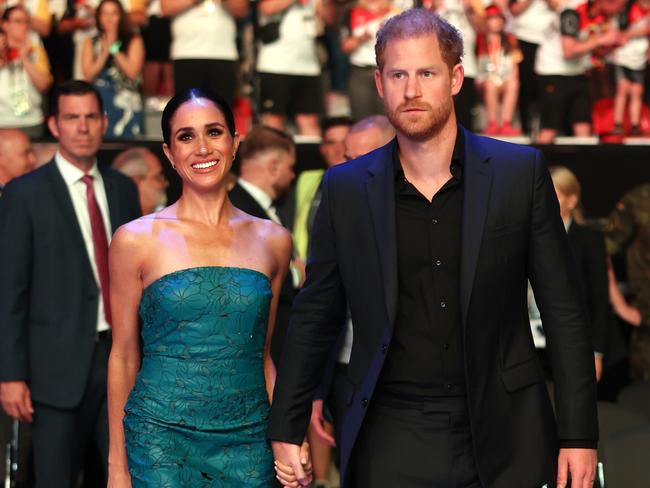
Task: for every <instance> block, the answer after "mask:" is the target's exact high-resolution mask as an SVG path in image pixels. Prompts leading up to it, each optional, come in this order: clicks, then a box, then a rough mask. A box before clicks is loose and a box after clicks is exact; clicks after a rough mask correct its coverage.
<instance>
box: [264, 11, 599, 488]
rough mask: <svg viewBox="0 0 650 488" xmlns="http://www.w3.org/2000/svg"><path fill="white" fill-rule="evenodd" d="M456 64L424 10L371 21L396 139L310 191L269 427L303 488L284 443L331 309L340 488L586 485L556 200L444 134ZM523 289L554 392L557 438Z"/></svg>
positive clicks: (548, 188)
mask: <svg viewBox="0 0 650 488" xmlns="http://www.w3.org/2000/svg"><path fill="white" fill-rule="evenodd" d="M462 52H463V50H462V39H461V37H460V34H459V33H458V32H457V31H456V29H454V28H453V27H452V26H450V25H449V24H448V23H446V22H445V21H443V20H441V19H440V18H439V17H438V16H437V15H435V14H433V13H431V12H428V11H426V10H422V9H413V10H409V11H407V12H405V13H403V14H401V15H399V16H396V17H394V18H393V19H391V20H389V21H388V22H386V24H385V25H384V27H382V29H381V30H380V32H379V34H378V37H377V45H376V53H377V65H378V70H377V72H376V82H377V88H378V91H379V94H380V96H381V97H382V99H383V100H384V104H385V107H386V112H387V115H388V117H389V119H390V120H391V122H392V124H393V125H394V126H395V128H396V131H397V138H396V139H395V140H393V141H392V142H391V143H389V144H388V145H386V146H384V147H382V148H380V149H378V150H376V151H373V152H371V153H370V154H368V155H365V156H362V157H360V158H358V159H356V160H354V161H351V162H349V163H347V164H345V165H340V166H337V167H335V168H332V169H330V170H329V171H328V173H327V174H326V176H325V179H324V182H323V191H322V194H323V199H322V202H321V206H320V208H319V211H318V213H317V216H316V220H315V224H314V233H313V236H312V250H311V254H310V257H309V262H308V274H307V281H306V283H305V287H304V288H303V290H302V291H301V293H300V294H299V296H298V297H297V298H296V301H295V304H294V310H293V313H292V319H291V324H290V329H289V330H290V332H289V340H288V341H287V342H286V344H285V348H284V351H283V358H282V361H281V363H280V367H279V370H278V378H277V382H276V386H275V392H274V397H273V405H272V408H271V414H270V421H269V437H270V439H271V440H272V445H273V450H274V454H275V457H276V459H277V460H278V461H280V462H281V463H282V464H285V465H289V466H290V467H291V468H290V469H293V470H294V471H295V473H296V478H297V479H298V480H302V484H304V483H305V482H306V481H307V480H305V476H304V473H303V470H302V464H301V461H302V460H301V459H300V457H299V444H300V442H301V441H302V439H303V436H304V433H305V430H306V427H307V424H308V421H309V414H310V406H311V400H312V397H313V394H314V391H315V389H316V388H317V387H318V385H319V383H320V381H321V376H322V371H323V370H324V369H325V368H324V364H325V363H326V361H327V360H328V358H329V356H330V353H331V348H332V347H333V346H334V345H335V343H336V340H337V338H338V336H339V334H340V332H341V324H342V323H343V321H342V320H341V318H340V317H341V315H342V314H343V313H344V312H345V304H346V302H347V303H348V304H349V307H350V312H351V315H352V322H353V329H354V334H353V335H354V338H353V344H352V351H351V356H350V362H349V366H348V368H347V371H346V377H345V378H338V379H337V381H341V382H343V383H345V384H344V385H343V386H342V387H341V388H342V389H343V390H345V391H346V393H345V394H342V395H340V396H341V400H340V401H341V405H340V406H339V408H340V411H341V412H342V413H341V421H340V422H338V424H337V426H336V430H337V438H338V443H339V448H340V456H341V462H340V465H341V474H342V486H343V487H345V488H347V487H356V488H367V487H372V488H383V487H396V486H399V487H400V488H415V487H431V486H435V487H437V488H452V487H453V488H460V487H462V488H475V487H486V488H488V487H489V488H514V487H517V488H528V487H530V488H533V487H541V486H544V485H547V486H556V484H557V486H558V487H564V486H566V483H567V478H568V476H569V473H570V477H571V479H572V486H573V487H581V488H585V487H587V486H591V485H592V483H593V481H594V476H595V463H596V451H595V447H596V443H597V438H598V433H597V421H596V401H595V397H596V383H595V375H594V362H593V349H592V346H591V344H590V341H589V339H588V333H587V320H586V317H585V312H584V309H583V308H584V307H583V305H582V304H581V300H580V291H579V284H578V282H577V278H576V273H575V270H574V269H572V268H573V267H574V265H573V262H572V260H571V253H570V250H569V247H568V243H567V238H566V235H565V230H564V227H563V225H562V222H561V220H560V217H559V211H558V204H557V199H556V197H555V194H554V191H553V187H552V185H551V182H550V178H549V175H548V171H547V170H546V167H545V165H544V162H543V158H542V156H541V154H540V153H539V151H537V150H535V149H532V148H527V147H521V146H515V145H511V144H506V143H502V142H499V141H494V140H491V139H487V138H482V137H478V136H476V135H474V134H472V133H470V132H468V131H466V130H465V129H463V128H462V127H460V126H458V125H457V121H456V116H455V113H454V108H453V96H454V95H456V94H457V93H458V92H459V91H460V88H461V86H462V83H463V68H462V65H461V56H462ZM527 279H530V281H531V283H532V285H533V288H534V290H535V295H536V297H537V298H538V304H539V307H540V310H541V313H542V316H543V319H544V324H545V328H546V332H547V338H548V344H547V347H548V349H549V352H550V357H551V362H552V365H553V368H554V369H555V371H556V376H557V378H558V381H557V382H556V409H557V421H556V420H555V418H554V416H553V411H552V408H551V405H550V401H549V397H548V393H547V391H546V386H545V383H544V376H543V374H542V371H541V368H540V365H539V361H538V359H537V357H536V354H535V349H534V346H533V341H532V338H531V332H530V326H529V323H528V316H527V307H526V290H527ZM339 386H340V385H339ZM282 464H280V465H279V466H282Z"/></svg>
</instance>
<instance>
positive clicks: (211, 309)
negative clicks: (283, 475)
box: [124, 266, 275, 488]
mask: <svg viewBox="0 0 650 488" xmlns="http://www.w3.org/2000/svg"><path fill="white" fill-rule="evenodd" d="M271 295H272V293H271V287H270V282H269V279H268V278H267V277H266V276H265V275H264V274H262V273H260V272H258V271H254V270H251V269H245V268H232V267H212V266H211V267H197V268H190V269H183V270H180V271H175V272H173V273H170V274H168V275H164V276H163V277H161V278H159V279H158V280H156V281H154V282H153V283H152V284H151V285H149V286H148V287H147V288H145V289H144V291H143V293H142V301H141V303H140V316H141V318H142V340H143V355H142V367H141V369H140V372H139V373H138V376H137V379H136V382H135V385H134V387H133V390H132V391H131V394H130V396H129V399H128V401H127V403H126V406H125V408H124V411H125V416H124V433H125V436H126V451H127V457H128V463H129V472H130V473H131V479H132V482H133V487H134V488H138V487H155V488H163V487H165V488H166V487H169V488H179V487H192V488H194V487H268V486H274V480H275V473H274V470H273V456H272V453H271V449H270V446H269V443H268V441H267V438H266V427H267V417H268V411H269V402H268V397H267V393H266V387H265V382H264V367H263V349H264V341H265V337H266V330H267V323H268V313H269V303H270V300H271Z"/></svg>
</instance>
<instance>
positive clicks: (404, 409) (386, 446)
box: [350, 395, 481, 488]
mask: <svg viewBox="0 0 650 488" xmlns="http://www.w3.org/2000/svg"><path fill="white" fill-rule="evenodd" d="M466 401H467V400H466V398H465V397H464V396H462V397H436V398H427V399H424V400H423V399H413V398H398V397H395V396H385V395H381V396H379V397H377V398H374V399H373V401H372V403H371V406H370V407H369V409H370V410H369V412H368V413H367V414H366V418H365V420H364V423H363V426H362V428H361V432H360V435H359V438H358V439H357V442H356V445H355V447H354V452H353V456H352V460H351V462H350V480H351V484H350V486H351V487H353V488H368V487H372V488H395V487H399V488H480V487H481V484H480V483H479V479H478V473H477V471H476V464H475V462H474V455H473V452H472V438H471V433H470V427H469V418H468V415H467V406H466Z"/></svg>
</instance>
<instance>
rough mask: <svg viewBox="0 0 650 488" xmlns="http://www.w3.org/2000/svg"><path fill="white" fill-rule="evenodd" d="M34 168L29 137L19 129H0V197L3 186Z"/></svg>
mask: <svg viewBox="0 0 650 488" xmlns="http://www.w3.org/2000/svg"><path fill="white" fill-rule="evenodd" d="M35 166H36V155H35V154H34V149H33V148H32V143H31V141H30V140H29V137H27V135H26V134H25V133H24V132H23V131H21V130H20V129H0V195H2V189H3V188H4V186H5V185H6V184H7V183H8V182H9V181H10V180H13V179H14V178H17V177H19V176H20V175H22V174H25V173H27V172H28V171H31V170H33V169H34V167H35Z"/></svg>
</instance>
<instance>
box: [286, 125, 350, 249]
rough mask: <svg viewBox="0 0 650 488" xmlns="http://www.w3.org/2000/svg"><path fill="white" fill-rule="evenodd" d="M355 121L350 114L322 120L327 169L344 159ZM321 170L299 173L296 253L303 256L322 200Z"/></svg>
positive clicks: (294, 235)
mask: <svg viewBox="0 0 650 488" xmlns="http://www.w3.org/2000/svg"><path fill="white" fill-rule="evenodd" d="M351 125H352V120H351V119H350V118H348V117H331V118H327V119H324V120H323V122H322V123H321V131H322V132H323V139H322V141H321V143H320V146H319V150H320V153H321V155H322V156H323V159H324V160H325V165H326V167H327V168H331V167H332V166H336V165H337V164H340V163H342V162H344V161H345V148H344V146H343V143H344V142H345V136H347V134H348V131H349V130H350V126H351ZM324 173H325V171H324V170H322V169H312V170H307V171H303V172H302V173H300V175H299V176H298V180H297V181H296V188H295V194H294V200H295V212H294V218H293V231H292V234H293V243H294V246H295V248H296V254H297V255H298V256H300V258H301V259H307V250H308V249H309V233H310V229H311V226H312V224H313V222H314V215H315V213H316V209H317V208H318V204H319V203H320V191H319V189H320V184H321V181H322V180H323V174H324Z"/></svg>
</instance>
